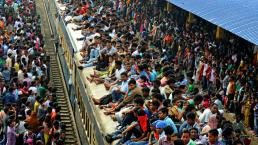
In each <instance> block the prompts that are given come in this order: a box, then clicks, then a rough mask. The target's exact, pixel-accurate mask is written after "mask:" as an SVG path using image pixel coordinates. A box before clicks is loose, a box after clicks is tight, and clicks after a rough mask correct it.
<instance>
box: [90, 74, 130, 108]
mask: <svg viewBox="0 0 258 145" xmlns="http://www.w3.org/2000/svg"><path fill="white" fill-rule="evenodd" d="M126 92H128V76H127V74H126V73H125V72H123V73H121V79H120V82H118V83H117V85H115V86H114V87H112V89H111V91H110V94H108V95H105V96H104V97H102V98H100V99H95V98H92V100H93V102H94V104H95V105H106V104H108V103H110V102H111V101H112V102H113V103H116V102H117V101H119V100H120V99H121V98H123V97H124V96H125V95H126Z"/></svg>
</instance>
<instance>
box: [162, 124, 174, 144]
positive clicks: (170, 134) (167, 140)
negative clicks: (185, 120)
mask: <svg viewBox="0 0 258 145" xmlns="http://www.w3.org/2000/svg"><path fill="white" fill-rule="evenodd" d="M164 132H165V136H164V137H162V138H160V139H159V145H174V141H175V140H177V136H176V135H174V131H173V128H172V127H171V126H167V127H165V128H164Z"/></svg>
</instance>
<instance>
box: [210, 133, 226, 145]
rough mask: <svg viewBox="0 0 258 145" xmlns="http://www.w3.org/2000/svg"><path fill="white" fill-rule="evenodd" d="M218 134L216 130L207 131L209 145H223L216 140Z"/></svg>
mask: <svg viewBox="0 0 258 145" xmlns="http://www.w3.org/2000/svg"><path fill="white" fill-rule="evenodd" d="M218 135H219V132H218V130H217V129H212V130H210V131H209V134H208V137H209V142H208V144H209V145H225V144H224V143H223V142H221V141H219V140H218Z"/></svg>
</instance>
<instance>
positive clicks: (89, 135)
mask: <svg viewBox="0 0 258 145" xmlns="http://www.w3.org/2000/svg"><path fill="white" fill-rule="evenodd" d="M91 131H92V128H91V123H89V134H88V137H89V139H90V144H91Z"/></svg>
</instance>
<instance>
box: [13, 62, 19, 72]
mask: <svg viewBox="0 0 258 145" xmlns="http://www.w3.org/2000/svg"><path fill="white" fill-rule="evenodd" d="M19 67H20V65H19V63H17V62H16V63H15V64H14V69H15V71H16V72H18V71H19Z"/></svg>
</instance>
